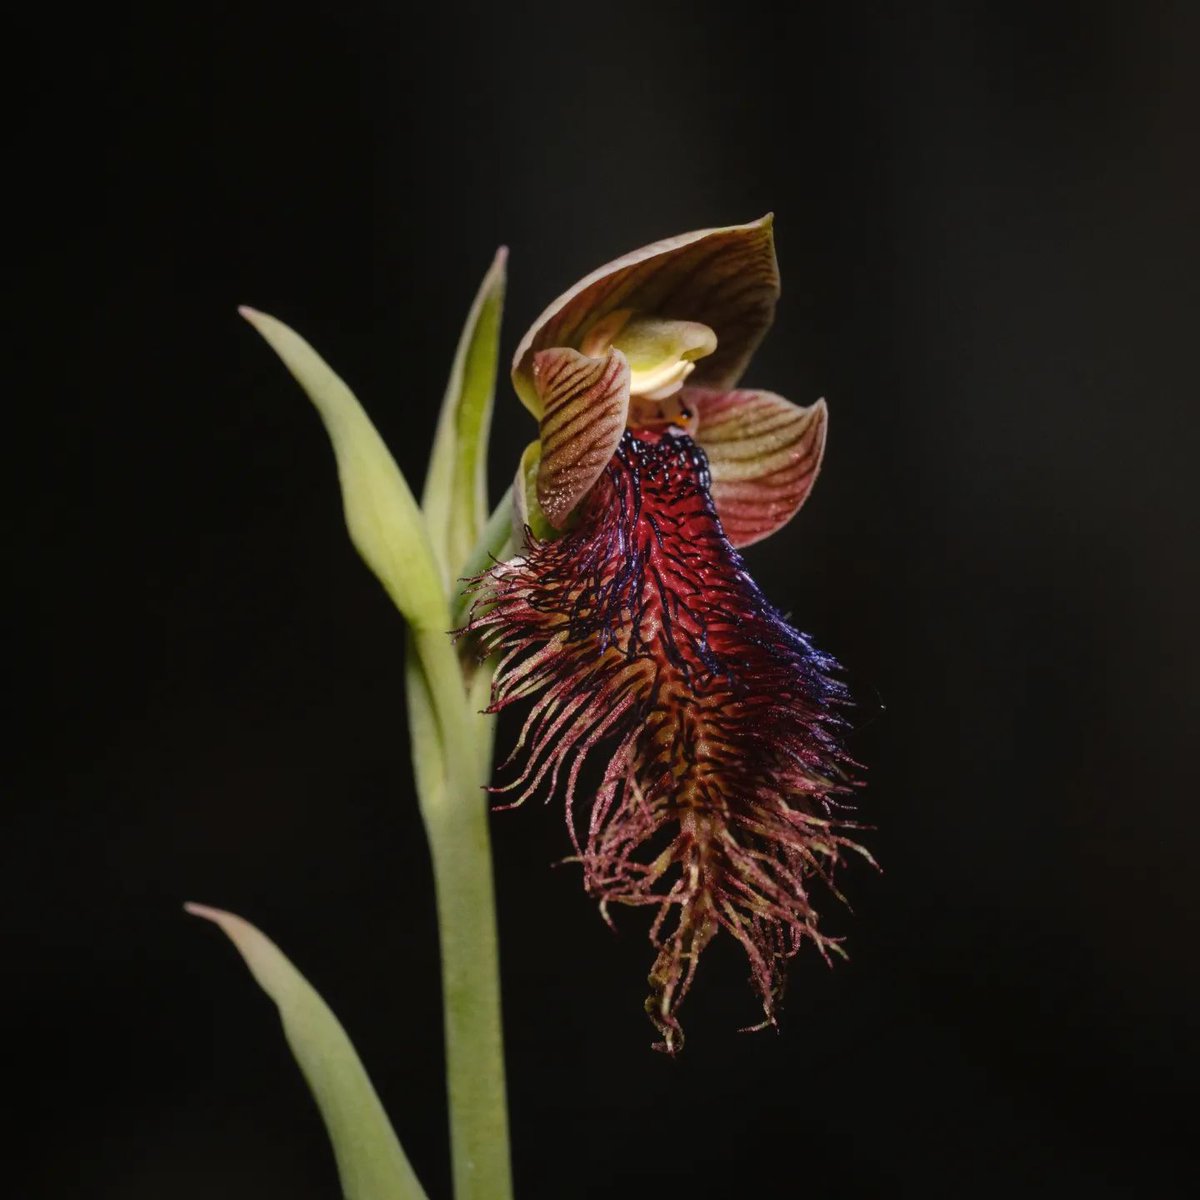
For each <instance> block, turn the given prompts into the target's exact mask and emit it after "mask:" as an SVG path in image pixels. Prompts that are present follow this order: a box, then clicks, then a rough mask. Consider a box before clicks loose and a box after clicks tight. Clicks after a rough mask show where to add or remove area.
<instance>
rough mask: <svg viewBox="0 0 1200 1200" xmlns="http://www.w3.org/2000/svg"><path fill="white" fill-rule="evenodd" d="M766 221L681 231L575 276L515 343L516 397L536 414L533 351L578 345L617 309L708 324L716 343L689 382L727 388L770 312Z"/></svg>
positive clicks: (771, 269) (772, 278)
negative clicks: (692, 231)
mask: <svg viewBox="0 0 1200 1200" xmlns="http://www.w3.org/2000/svg"><path fill="white" fill-rule="evenodd" d="M771 222H772V218H771V215H770V214H768V215H767V216H765V217H762V218H761V219H760V220H758V221H752V222H751V223H750V224H748V225H729V226H725V227H724V228H720V229H702V230H699V231H698V232H695V233H685V234H680V235H679V236H678V237H673V238H667V239H666V240H665V241H661V242H655V243H653V244H652V245H649V246H643V247H642V249H640V250H635V251H634V252H633V253H632V254H626V255H624V256H623V257H622V258H618V259H616V260H614V261H613V262H610V263H608V264H607V265H606V266H603V267H601V268H600V269H599V270H597V271H593V272H592V273H591V274H590V275H588V276H587V277H586V278H585V279H582V280H580V281H579V283H577V284H576V285H575V286H574V287H573V288H571V289H570V290H569V291H567V292H564V293H563V295H561V296H560V297H559V298H558V299H557V300H555V301H554V303H553V304H551V305H550V307H549V308H547V309H546V311H545V312H544V313H542V315H541V316H540V317H539V318H538V319H537V320H536V321H535V322H534V324H533V327H532V328H531V329H530V330H529V332H528V333H527V334H526V335H525V337H524V338H523V339H522V340H521V344H520V345H519V346H518V347H517V353H516V356H515V357H514V359H513V386H514V387H515V388H516V390H517V394H518V395H519V396H520V397H521V401H522V403H524V405H525V406H526V408H528V409H529V410H530V412H532V413H533V414H534V415H535V416H540V415H541V413H542V409H541V406H540V399H539V396H538V389H537V386H536V383H535V381H534V378H533V368H534V360H535V358H536V356H537V354H538V352H539V351H540V350H544V349H546V348H547V347H550V346H576V347H577V346H579V345H580V343H581V341H582V339H583V338H584V337H585V336H586V335H587V333H588V331H589V330H590V329H591V328H592V326H593V325H595V324H596V323H597V322H598V321H600V320H603V319H604V318H605V317H606V316H607V315H608V314H609V313H611V312H613V311H614V310H615V309H619V308H632V309H635V310H636V311H638V312H641V313H646V314H650V315H653V316H658V317H669V318H675V319H678V320H683V321H697V322H699V323H700V324H702V325H707V326H709V327H710V328H711V329H712V330H713V331H714V332H715V333H716V335H717V349H716V351H715V353H713V354H712V355H710V356H709V357H708V358H705V359H704V360H703V361H702V362H699V363H697V365H696V371H695V373H694V374H693V375H692V381H693V382H694V383H696V384H698V385H701V386H705V387H713V388H730V387H733V385H734V384H736V383H737V381H738V379H739V378H740V377H741V374H742V372H743V371H744V370H745V369H746V364H747V363H748V362H749V361H750V356H751V355H752V354H753V353H754V351H755V349H756V348H757V346H758V344H759V342H760V341H762V338H763V335H764V334H765V333H766V332H767V329H768V328H770V325H771V321H772V320H773V318H774V316H775V302H776V300H777V299H778V298H779V269H778V267H777V265H776V263H775V243H774V239H773V237H772V234H771Z"/></svg>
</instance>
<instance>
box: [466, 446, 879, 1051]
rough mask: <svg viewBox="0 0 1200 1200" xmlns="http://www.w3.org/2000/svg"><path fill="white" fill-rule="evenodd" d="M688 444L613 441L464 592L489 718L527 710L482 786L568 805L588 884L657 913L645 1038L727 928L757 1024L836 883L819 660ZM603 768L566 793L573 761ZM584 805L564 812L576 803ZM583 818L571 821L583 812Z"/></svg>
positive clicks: (667, 1021)
mask: <svg viewBox="0 0 1200 1200" xmlns="http://www.w3.org/2000/svg"><path fill="white" fill-rule="evenodd" d="M710 483H711V480H710V475H709V470H708V463H707V460H706V458H705V455H704V452H703V451H702V450H701V449H700V448H699V447H698V446H697V445H696V444H695V443H694V442H693V441H692V440H691V439H690V438H689V437H687V436H686V435H683V434H679V433H676V432H673V431H671V432H667V433H663V434H657V433H647V432H645V431H640V432H639V431H633V432H627V433H625V435H624V437H623V439H622V441H621V443H620V445H619V447H618V449H617V452H616V454H615V455H614V456H613V458H612V460H611V462H610V463H609V464H608V466H607V467H606V468H605V470H604V473H603V475H602V476H601V477H600V479H599V481H598V482H597V484H596V486H595V487H594V488H592V490H591V492H590V493H589V494H588V496H587V498H586V499H585V500H584V502H583V504H582V505H581V507H580V512H579V520H578V523H577V524H576V526H575V527H574V528H573V529H572V530H571V531H570V532H568V533H566V534H565V535H564V536H562V537H561V538H559V539H557V540H554V541H548V542H542V541H538V540H536V539H534V538H532V537H531V536H529V537H527V540H526V545H525V547H524V550H523V553H522V554H521V555H520V556H519V557H518V558H516V559H514V560H512V561H511V562H508V563H502V564H499V565H498V566H497V567H495V568H494V569H493V570H492V571H491V572H489V573H488V574H487V575H485V576H483V577H482V578H481V579H480V580H478V581H477V583H476V590H477V599H476V604H475V609H474V615H473V618H472V621H471V625H470V627H469V628H470V633H471V634H472V635H473V636H475V637H476V638H477V639H478V640H479V643H480V648H481V652H482V653H483V654H485V655H487V656H492V655H495V656H497V661H498V664H499V665H498V668H497V670H496V673H495V677H494V682H493V688H492V704H491V708H490V711H492V712H498V711H499V710H501V709H503V708H506V707H507V706H508V705H510V704H513V703H515V702H517V701H522V700H531V701H532V702H533V706H532V709H531V711H530V712H529V714H528V716H527V718H526V721H525V725H524V728H523V730H522V733H521V736H520V739H519V741H518V744H517V748H516V750H515V751H514V755H513V758H512V759H510V767H511V768H513V769H515V770H516V775H515V777H514V778H513V779H512V780H511V781H510V782H509V783H508V784H507V785H506V786H505V787H504V788H503V789H499V790H502V791H505V792H508V793H510V794H512V795H514V796H515V802H517V803H519V802H521V801H522V800H524V799H526V798H527V797H528V796H530V795H532V794H533V793H535V792H540V791H546V792H549V793H551V794H561V795H563V796H564V798H565V801H566V808H567V817H568V826H569V828H570V830H571V836H572V839H573V841H574V844H575V847H576V851H577V855H578V859H579V861H580V862H581V863H582V865H583V871H584V883H585V886H586V888H587V890H588V892H589V893H590V894H591V895H593V896H595V897H596V898H597V899H598V900H599V901H600V902H601V905H602V908H604V909H605V910H607V906H609V905H612V904H625V905H649V906H651V907H654V908H656V910H657V911H656V914H655V917H654V921H653V924H652V927H651V933H650V936H651V940H652V942H653V944H654V946H655V948H656V951H657V957H656V959H655V962H654V965H653V968H652V970H651V973H650V985H651V992H650V996H649V997H648V999H647V1002H646V1008H647V1012H648V1013H649V1016H650V1018H651V1020H652V1021H653V1022H654V1024H655V1026H656V1027H657V1028H658V1030H659V1033H660V1034H661V1036H662V1041H661V1042H660V1043H659V1046H658V1048H660V1049H663V1050H666V1051H667V1052H668V1053H674V1052H676V1051H677V1050H678V1049H679V1048H680V1047H681V1046H682V1044H683V1035H682V1031H681V1029H680V1026H679V1021H678V1016H677V1013H678V1008H679V1005H680V1003H681V1001H682V1000H683V998H684V996H685V995H686V993H687V991H688V989H689V987H690V986H691V983H692V980H693V978H694V976H695V972H696V967H697V963H698V961H699V957H700V955H701V953H702V951H703V950H704V948H705V946H707V945H708V943H709V942H710V941H711V940H712V939H713V938H714V937H715V936H717V934H718V933H720V932H721V931H724V932H725V933H727V934H729V935H730V936H732V937H734V938H735V939H736V940H737V941H738V942H739V943H740V945H741V946H742V948H743V950H744V951H745V953H746V956H747V958H748V959H749V964H750V974H751V980H752V983H753V986H754V988H755V990H756V992H757V993H758V996H759V999H760V1001H761V1003H762V1007H763V1015H764V1021H763V1023H764V1024H773V1023H774V1021H775V1016H776V1010H777V1006H778V1003H779V999H780V997H781V995H782V992H783V985H784V970H783V968H784V963H785V962H786V960H787V959H788V958H790V957H791V956H792V955H794V954H795V953H796V952H797V951H798V950H799V948H800V947H801V945H802V944H803V943H804V942H805V941H806V940H807V941H811V942H813V943H814V944H815V945H816V946H817V948H818V949H819V950H820V951H821V953H822V954H823V955H825V956H826V957H828V955H829V954H830V952H838V953H840V948H839V947H838V945H837V943H836V942H835V941H834V940H833V939H831V938H829V937H827V936H826V935H825V934H824V933H822V932H821V931H820V930H819V928H818V919H817V913H816V911H815V909H814V907H813V904H812V902H811V898H810V888H811V884H812V881H813V880H814V879H818V880H820V881H821V882H822V883H823V884H824V885H826V887H827V889H828V890H830V891H832V892H833V894H834V895H838V894H839V893H838V892H837V889H836V885H835V883H834V876H835V873H836V870H837V868H838V866H839V864H840V862H841V861H842V859H843V858H844V855H845V853H846V852H847V851H849V850H854V851H857V852H859V853H861V854H863V855H864V856H865V857H867V858H868V859H869V858H870V856H869V855H868V854H867V852H866V851H865V850H863V849H862V848H861V847H860V846H858V845H857V843H855V842H854V841H853V840H852V839H851V837H850V836H848V831H851V830H853V829H854V828H855V826H854V825H853V824H852V823H850V822H848V821H846V820H845V819H844V814H845V812H846V811H847V808H848V797H849V795H850V793H851V792H852V791H853V790H854V787H855V783H854V780H853V776H852V773H853V771H854V769H855V764H854V763H853V762H852V761H851V760H850V759H849V758H848V757H847V756H846V754H845V752H844V750H843V749H842V746H841V741H840V737H841V734H842V733H843V731H844V727H845V723H844V721H843V719H842V718H841V717H840V716H839V711H840V710H841V709H843V708H844V707H845V706H846V704H847V703H848V697H847V694H846V690H845V688H844V686H843V685H842V684H841V683H840V682H839V680H838V679H837V678H836V672H837V666H836V663H835V662H834V661H833V660H832V659H830V658H829V657H828V656H826V655H824V654H822V653H821V652H820V651H818V650H816V649H815V648H814V647H813V646H812V644H811V643H810V642H809V640H808V638H806V637H805V636H804V635H803V634H801V633H798V632H797V631H796V630H794V629H792V628H791V627H790V626H789V625H788V624H787V622H786V621H785V620H784V619H783V618H782V616H781V615H780V614H779V613H778V612H777V611H776V610H775V609H774V608H772V607H771V605H770V604H769V603H768V602H767V601H766V599H765V598H764V596H763V595H762V593H761V592H760V591H759V589H758V587H757V586H756V585H755V583H754V581H753V580H752V579H751V578H750V576H749V574H748V573H747V572H746V569H745V567H744V565H743V563H742V560H741V558H740V556H739V555H738V553H737V551H736V550H734V549H733V547H732V546H731V545H730V543H729V541H728V540H727V538H726V537H725V534H724V532H723V530H722V527H721V522H720V520H719V518H718V515H717V511H716V508H715V507H714V504H713V500H712V496H711V493H710ZM600 749H603V751H604V753H605V754H606V755H607V766H606V768H605V771H604V776H603V779H602V781H601V784H600V787H599V790H598V791H597V793H596V795H595V796H594V797H592V798H590V800H588V801H587V802H586V803H584V804H579V803H577V801H578V800H579V797H578V795H577V782H578V779H579V773H580V769H581V767H582V764H583V762H584V761H585V759H586V758H587V756H588V755H589V754H590V753H592V752H593V751H595V750H600ZM581 810H582V811H581ZM585 814H586V815H585Z"/></svg>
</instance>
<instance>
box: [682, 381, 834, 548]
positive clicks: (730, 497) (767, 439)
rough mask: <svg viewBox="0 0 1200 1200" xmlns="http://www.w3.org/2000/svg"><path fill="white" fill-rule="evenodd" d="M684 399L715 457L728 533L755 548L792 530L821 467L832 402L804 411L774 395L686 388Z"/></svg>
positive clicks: (716, 495) (715, 485)
mask: <svg viewBox="0 0 1200 1200" xmlns="http://www.w3.org/2000/svg"><path fill="white" fill-rule="evenodd" d="M683 402H684V405H685V406H686V407H687V408H688V409H690V410H691V411H692V413H693V414H694V415H695V418H696V441H697V442H699V443H700V445H701V446H702V447H703V448H704V453H705V454H706V455H707V456H708V466H709V470H710V471H711V472H712V497H713V502H714V503H715V504H716V506H717V515H718V516H719V517H720V518H721V524H722V525H723V526H724V529H725V536H726V537H727V538H728V539H729V540H730V541H731V542H732V543H733V544H734V545H735V546H749V545H750V544H751V543H752V542H757V541H760V540H761V539H762V538H765V537H767V536H768V534H772V533H774V532H775V530H777V529H779V528H780V526H782V525H786V524H787V522H788V521H790V520H791V519H792V517H794V516H795V515H796V513H797V511H798V510H799V508H800V506H801V505H802V504H803V503H804V501H805V500H806V499H807V498H808V493H809V492H810V491H812V486H813V484H814V483H815V482H816V478H817V472H818V471H820V469H821V458H822V456H823V455H824V453H825V429H826V426H827V424H828V410H827V409H826V406H825V401H824V400H818V401H817V402H816V404H812V405H810V406H809V407H808V408H801V407H800V406H799V405H797V404H793V403H792V402H791V401H790V400H785V399H784V398H783V397H782V396H776V395H775V394H774V393H773V392H756V391H748V390H739V391H735V392H718V391H710V390H706V389H703V388H684V391H683Z"/></svg>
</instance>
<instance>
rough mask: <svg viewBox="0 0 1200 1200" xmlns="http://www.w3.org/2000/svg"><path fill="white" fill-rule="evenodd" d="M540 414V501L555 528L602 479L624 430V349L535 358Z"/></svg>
mask: <svg viewBox="0 0 1200 1200" xmlns="http://www.w3.org/2000/svg"><path fill="white" fill-rule="evenodd" d="M532 378H533V382H534V386H535V388H536V389H537V395H538V401H539V405H540V411H541V414H542V416H541V430H540V435H541V442H542V458H541V462H540V463H539V464H538V473H537V499H538V504H539V505H540V506H541V509H542V512H544V513H545V514H546V517H547V519H548V520H549V521H550V523H551V524H552V525H553V526H554V527H555V528H556V529H562V527H563V526H564V525H565V524H566V521H567V518H568V517H569V516H570V515H571V512H572V510H573V509H574V508H575V506H576V505H577V504H578V503H579V501H580V500H582V499H583V497H584V496H586V495H587V494H588V492H589V491H590V490H591V488H592V485H593V484H594V483H595V482H596V480H597V479H599V478H600V476H601V474H602V473H603V471H604V468H605V467H606V466H608V460H609V459H610V458H612V456H613V454H614V453H615V452H616V449H617V446H618V445H619V444H620V441H621V435H622V434H623V433H624V432H625V418H626V416H627V415H628V413H629V364H628V363H627V362H626V361H625V356H624V355H623V354H622V353H621V352H620V351H619V350H611V351H610V352H609V353H608V354H606V355H605V356H604V357H603V358H588V356H587V355H585V354H580V353H579V351H577V350H568V349H566V348H564V347H562V346H558V347H555V348H554V349H552V350H542V351H539V352H538V353H537V354H535V355H534V357H533V374H532Z"/></svg>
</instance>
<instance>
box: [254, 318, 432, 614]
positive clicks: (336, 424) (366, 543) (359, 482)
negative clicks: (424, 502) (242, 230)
mask: <svg viewBox="0 0 1200 1200" xmlns="http://www.w3.org/2000/svg"><path fill="white" fill-rule="evenodd" d="M238 311H239V312H241V314H242V316H243V317H245V318H246V320H247V321H249V322H250V324H251V325H253V326H254V328H255V329H256V330H258V332H259V333H260V334H261V335H262V337H263V339H264V341H266V343H267V344H268V345H269V346H270V347H271V349H272V350H274V351H275V353H276V354H277V355H279V358H280V359H281V361H282V362H283V364H284V366H285V367H287V369H288V370H289V371H290V372H291V374H292V377H293V378H294V379H295V380H296V382H297V383H299V384H300V386H301V387H302V388H303V389H304V391H305V392H306V393H307V395H308V398H309V399H310V400H311V401H312V403H313V407H314V408H316V410H317V413H318V415H319V416H320V418H321V421H322V423H323V424H324V426H325V430H326V432H327V433H328V434H329V440H330V441H331V442H332V444H333V452H334V456H335V458H336V459H337V466H338V478H339V480H340V481H341V486H342V504H343V508H344V511H345V516H346V528H347V529H348V530H349V533H350V539H351V541H352V542H353V543H354V546H355V548H356V549H357V550H358V552H359V554H360V555H362V557H363V560H364V561H365V562H366V564H367V565H368V566H369V567H370V568H371V570H372V571H374V573H375V575H376V577H377V578H378V579H379V581H380V582H381V583H382V584H383V586H384V587H385V588H386V589H387V591H388V594H389V595H390V596H391V597H392V600H393V601H394V603H395V605H396V607H397V608H398V609H400V611H401V612H402V613H403V614H404V616H405V617H406V618H407V619H408V620H409V621H410V622H411V623H412V624H413V625H415V626H416V627H417V628H419V629H444V628H445V627H446V622H447V620H448V609H447V606H446V596H445V592H444V591H443V588H442V585H441V581H440V579H439V578H438V569H437V564H436V561H435V560H434V557H433V550H432V548H431V546H430V542H429V535H428V532H427V530H426V526H425V520H424V518H423V517H422V515H421V511H420V509H419V508H418V507H417V502H416V500H415V499H414V498H413V494H412V492H411V491H410V490H409V486H408V483H407V482H406V481H405V478H404V475H403V474H402V473H401V471H400V468H399V467H398V466H397V465H396V461H395V459H393V458H392V455H391V452H390V451H389V450H388V448H387V446H386V445H385V444H384V441H383V439H382V438H381V437H380V436H379V432H378V431H377V430H376V428H375V426H374V425H373V424H372V423H371V419H370V418H369V417H368V416H367V414H366V412H365V411H364V410H363V407H362V405H361V404H359V402H358V400H357V399H356V398H355V395H354V393H353V392H352V391H351V390H350V389H349V388H348V387H347V386H346V384H345V383H343V382H342V380H341V379H340V378H338V376H337V375H336V374H335V373H334V371H333V369H332V368H331V367H330V366H329V364H328V363H326V362H325V360H324V359H323V358H322V357H321V356H320V355H319V354H318V353H317V352H316V351H315V350H314V349H313V348H312V346H310V345H309V344H308V342H306V341H305V340H304V339H303V338H302V337H301V336H300V335H299V334H298V333H296V332H295V330H293V329H289V328H288V326H286V325H285V324H284V323H283V322H282V321H279V320H277V319H276V318H275V317H272V316H270V315H269V314H267V313H262V312H258V311H257V310H255V309H252V308H249V307H248V306H245V305H243V306H242V307H241V308H240V309H239V310H238Z"/></svg>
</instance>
